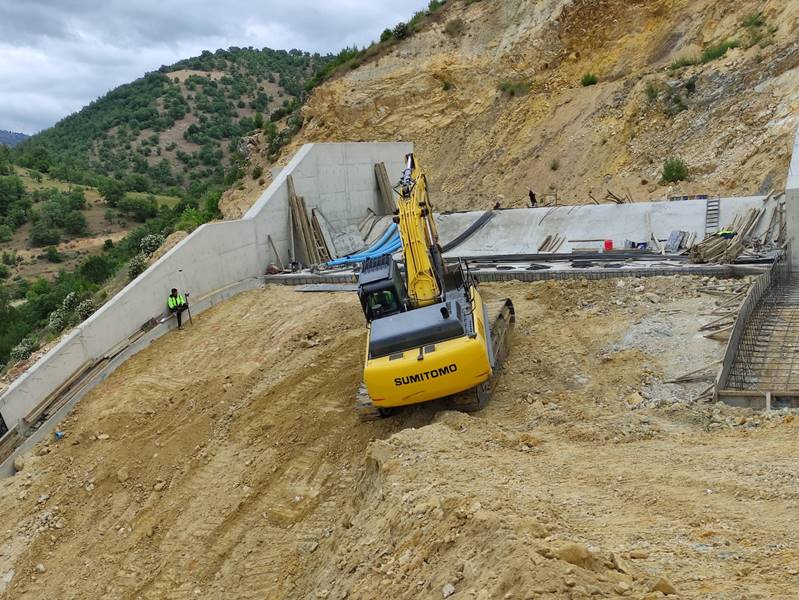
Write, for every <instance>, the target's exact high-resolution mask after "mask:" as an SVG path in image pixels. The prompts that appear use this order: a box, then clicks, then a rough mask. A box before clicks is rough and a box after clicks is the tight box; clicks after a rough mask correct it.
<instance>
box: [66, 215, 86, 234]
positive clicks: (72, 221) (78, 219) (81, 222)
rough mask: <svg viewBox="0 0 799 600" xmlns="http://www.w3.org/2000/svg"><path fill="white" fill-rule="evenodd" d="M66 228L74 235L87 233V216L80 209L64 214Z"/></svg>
mask: <svg viewBox="0 0 799 600" xmlns="http://www.w3.org/2000/svg"><path fill="white" fill-rule="evenodd" d="M64 229H65V230H66V232H67V233H71V234H73V235H84V234H85V233H86V217H85V216H84V215H83V213H82V212H80V211H78V210H72V211H70V212H68V213H67V214H66V215H64Z"/></svg>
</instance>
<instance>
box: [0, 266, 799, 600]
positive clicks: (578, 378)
mask: <svg viewBox="0 0 799 600" xmlns="http://www.w3.org/2000/svg"><path fill="white" fill-rule="evenodd" d="M711 284H713V282H710V283H708V282H704V283H702V282H700V281H699V280H697V279H692V278H682V279H678V278H663V279H660V278H657V279H646V280H625V281H624V282H617V281H613V280H608V281H604V282H591V283H590V285H589V284H588V283H587V282H566V283H554V282H548V283H540V284H520V283H519V284H497V285H491V286H486V288H487V290H488V293H489V295H494V296H501V295H510V296H511V297H512V298H513V300H514V303H515V304H516V307H517V314H518V325H517V336H516V344H515V347H514V350H513V353H512V355H511V358H510V360H509V363H508V369H507V372H506V373H505V374H504V376H503V379H502V380H501V382H500V384H499V386H498V389H497V393H496V395H495V398H494V400H493V401H492V403H491V404H490V405H489V407H488V408H487V409H486V410H484V411H482V412H481V413H478V414H476V415H473V416H472V415H464V414H460V413H455V412H451V411H448V410H446V406H445V405H442V404H433V405H428V406H424V407H421V408H417V409H415V410H408V411H405V412H403V413H402V414H400V415H398V416H396V417H393V418H391V419H387V420H385V421H382V422H379V423H376V424H365V425H364V424H359V423H358V422H357V421H356V419H355V417H354V415H353V413H352V408H351V407H352V398H353V393H354V391H355V390H356V388H357V385H358V383H359V378H360V371H361V367H362V346H363V341H364V329H363V321H362V316H361V314H360V311H359V308H358V305H357V301H356V299H355V298H354V297H352V296H350V295H346V294H300V293H297V292H294V291H292V290H291V289H287V288H276V287H268V288H265V289H261V290H255V291H253V292H248V293H245V294H241V295H239V296H237V297H236V298H234V299H232V300H230V301H228V302H225V303H223V304H221V305H218V306H216V307H214V308H212V309H210V310H209V311H207V312H206V313H204V314H203V315H201V316H199V317H196V318H195V323H194V326H193V327H191V326H190V327H189V328H187V330H186V331H185V332H174V333H171V334H169V335H167V336H165V337H164V338H162V339H160V340H159V341H157V342H156V343H154V344H153V345H152V346H151V347H150V348H148V349H147V350H145V351H143V352H141V353H140V354H138V355H137V356H136V357H135V358H133V359H132V360H130V361H128V363H126V364H125V365H124V366H123V367H122V368H120V369H119V370H118V371H117V372H116V373H114V374H113V376H112V377H110V378H109V379H108V381H106V382H105V383H104V384H103V385H101V386H100V387H98V388H97V389H96V390H94V391H93V392H92V393H91V394H90V395H89V396H88V397H87V398H86V399H84V400H83V401H82V402H81V404H80V405H79V407H78V408H77V410H76V411H75V413H74V414H73V415H72V416H71V417H70V418H68V419H67V420H66V422H65V423H63V425H62V427H61V428H62V429H63V430H64V431H65V432H66V437H65V438H64V439H63V440H62V441H61V442H58V443H56V442H51V443H49V444H41V445H39V446H38V447H37V448H36V450H35V452H34V453H33V454H32V455H31V456H28V457H27V458H26V464H25V465H24V468H23V470H22V471H21V472H20V473H18V474H17V475H16V476H15V477H14V478H11V479H8V480H5V481H3V482H2V483H0V514H2V515H3V525H4V527H2V533H0V589H3V588H4V592H3V593H0V597H6V598H15V599H16V598H48V599H50V598H54V597H56V598H64V599H70V598H74V599H78V598H80V599H84V598H85V599H95V598H120V599H122V598H125V599H133V598H153V599H155V598H158V599H160V598H214V599H217V598H218V599H222V598H226V599H227V598H258V599H265V598H266V599H283V598H330V599H343V598H350V599H355V598H357V599H361V598H363V599H373V598H397V599H399V598H403V599H404V598H409V599H410V598H442V597H451V598H454V599H456V600H459V599H471V598H477V599H493V598H503V599H504V598H508V599H524V598H575V599H576V598H602V597H626V598H660V597H664V592H668V593H669V596H668V597H669V598H714V599H733V598H736V599H738V598H740V599H744V598H746V599H747V600H748V599H751V598H791V597H797V593H796V592H795V589H796V585H797V583H798V582H799V555H798V554H797V553H798V552H799V544H797V532H796V528H795V514H796V512H795V511H796V508H797V497H798V494H799V486H797V480H798V479H797V471H798V470H799V466H797V465H799V461H797V458H799V449H798V448H797V445H796V443H795V439H796V435H797V423H799V419H794V415H792V414H777V415H775V416H774V417H772V418H770V419H769V418H765V417H762V416H758V415H752V414H751V413H748V412H745V411H733V410H731V409H723V410H721V409H719V408H716V407H713V406H707V405H694V404H690V403H687V402H685V401H686V400H688V399H690V398H691V397H692V396H693V394H695V393H696V391H697V390H698V389H701V388H702V387H703V384H702V383H697V384H694V385H693V386H692V387H690V388H688V389H685V388H681V387H679V386H673V385H667V384H664V383H663V381H664V380H666V379H668V378H669V377H673V376H675V375H678V374H680V373H682V372H685V371H688V370H690V368H691V367H692V366H697V365H699V364H703V363H704V362H708V361H709V360H712V359H713V358H716V357H718V356H720V354H721V352H722V346H721V344H719V343H717V342H712V341H709V340H706V339H704V338H702V337H701V335H700V334H699V333H698V332H697V331H696V328H697V326H698V325H699V324H700V323H702V322H705V321H708V320H710V317H702V316H700V314H701V313H702V312H706V311H708V310H709V309H710V308H711V307H712V305H713V302H714V297H711V296H706V295H700V294H699V293H698V291H697V290H698V288H699V287H700V286H701V285H705V286H707V285H711ZM720 285H721V286H722V287H724V286H725V285H727V286H731V285H733V284H732V283H730V284H724V283H722V284H720ZM645 294H649V296H648V297H647V296H645ZM653 590H654V591H653ZM672 592H673V593H672Z"/></svg>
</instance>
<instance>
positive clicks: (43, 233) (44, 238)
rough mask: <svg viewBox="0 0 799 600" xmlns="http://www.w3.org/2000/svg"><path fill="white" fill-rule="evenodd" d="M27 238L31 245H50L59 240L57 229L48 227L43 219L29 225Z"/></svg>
mask: <svg viewBox="0 0 799 600" xmlns="http://www.w3.org/2000/svg"><path fill="white" fill-rule="evenodd" d="M28 238H29V240H30V243H31V245H32V246H51V245H53V244H57V243H58V242H60V241H61V236H60V235H59V233H58V230H57V229H55V228H52V227H49V226H48V225H47V223H45V222H44V221H39V222H38V223H34V224H33V225H31V229H30V233H29V234H28Z"/></svg>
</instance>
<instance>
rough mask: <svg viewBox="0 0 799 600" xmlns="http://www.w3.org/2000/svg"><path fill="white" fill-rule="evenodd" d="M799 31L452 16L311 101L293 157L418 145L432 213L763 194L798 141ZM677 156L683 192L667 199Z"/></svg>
mask: <svg viewBox="0 0 799 600" xmlns="http://www.w3.org/2000/svg"><path fill="white" fill-rule="evenodd" d="M758 13H760V14H758ZM798 25H799V7H797V5H796V3H795V2H784V1H781V0H780V1H777V0H771V1H765V2H760V1H758V2H755V1H745V2H734V3H730V2H727V1H721V0H701V1H698V2H696V1H688V0H636V1H633V2H630V1H627V0H602V1H600V2H594V1H590V2H589V1H585V0H543V1H540V2H533V1H529V0H510V1H503V2H475V3H472V4H469V5H465V4H464V3H462V2H452V3H448V4H447V5H446V6H445V7H444V8H443V9H441V10H440V11H439V12H437V13H436V20H435V22H434V23H433V24H432V25H429V26H426V27H424V28H423V30H422V31H419V32H417V33H415V34H414V35H413V36H412V37H410V38H409V39H407V40H404V41H402V42H400V43H398V44H396V45H394V46H392V47H391V49H390V50H389V51H387V52H386V53H385V54H384V55H382V56H380V57H379V58H373V59H368V60H366V61H364V63H363V64H362V65H361V66H359V67H358V68H357V69H354V70H352V71H350V72H347V73H346V74H344V75H342V76H340V77H338V78H336V79H334V80H332V81H330V82H328V83H326V84H324V85H322V86H320V87H318V88H316V89H315V90H314V93H313V95H312V96H311V98H310V100H309V102H308V105H307V107H306V108H305V109H304V116H305V126H304V128H303V130H302V131H301V132H300V134H299V135H298V136H297V140H296V143H297V144H301V143H305V142H311V141H343V140H352V141H367V140H368V141H371V140H407V141H413V142H414V143H415V144H416V151H417V154H418V155H419V157H420V159H421V160H422V162H423V164H425V165H426V168H427V169H428V170H429V172H430V174H431V181H432V182H433V185H434V189H435V190H438V191H441V192H443V194H440V195H439V196H437V197H436V198H435V205H436V207H437V208H440V209H466V208H476V209H479V208H486V207H488V206H490V205H492V204H493V203H494V201H495V200H496V199H497V198H498V196H499V195H502V196H503V197H504V199H501V200H502V201H503V205H504V206H519V205H522V204H523V203H524V201H525V200H526V194H527V190H528V187H532V188H533V189H535V190H536V191H537V193H538V194H539V198H540V197H543V196H544V195H546V194H552V195H554V194H555V193H556V192H557V195H558V199H559V201H560V202H565V203H587V202H589V201H590V200H589V194H592V195H593V196H594V197H596V198H597V199H599V200H601V199H602V198H604V196H605V194H606V191H607V189H611V190H613V191H615V192H616V193H617V194H619V195H624V194H625V193H627V192H629V194H630V195H631V196H632V197H634V198H635V199H644V198H664V197H665V196H667V195H669V194H689V193H706V194H711V195H715V194H721V195H725V194H733V195H744V194H747V193H756V192H758V191H761V192H765V191H767V190H768V189H770V188H772V187H779V186H781V185H783V179H784V175H785V172H786V168H787V164H788V158H789V150H790V145H791V141H792V139H793V133H794V131H795V127H796V125H797V119H796V116H795V115H796V114H797V109H799V86H798V85H797V82H798V81H799V68H798V67H799V42H797V38H796V35H795V31H796V29H797V26H798ZM724 43H730V44H731V45H733V46H736V45H737V46H738V47H735V48H731V49H729V50H728V51H727V52H726V54H723V55H722V56H721V57H720V58H715V56H716V53H715V52H714V51H716V50H718V48H719V45H721V44H724ZM706 52H707V54H705V56H704V57H703V53H706ZM680 59H691V60H693V61H698V63H699V64H696V65H691V66H686V67H682V68H678V69H674V70H671V69H670V68H669V67H670V66H671V65H672V64H673V63H675V62H676V61H678V60H680ZM703 59H704V60H706V61H707V62H702V60H703ZM589 73H590V74H594V75H595V76H596V77H597V78H598V84H597V85H593V86H587V87H583V86H582V85H581V80H582V77H583V76H584V75H585V74H589ZM294 149H296V146H294V147H292V148H291V149H290V150H289V152H288V153H287V154H286V155H287V156H290V155H291V152H293V150H294ZM672 156H678V157H681V158H683V159H684V160H685V161H686V163H687V165H688V167H689V168H690V172H691V181H689V182H684V183H680V184H677V185H674V186H664V185H658V182H659V180H660V178H661V168H662V166H663V163H664V161H665V160H666V159H667V158H669V157H672ZM439 188H440V190H439Z"/></svg>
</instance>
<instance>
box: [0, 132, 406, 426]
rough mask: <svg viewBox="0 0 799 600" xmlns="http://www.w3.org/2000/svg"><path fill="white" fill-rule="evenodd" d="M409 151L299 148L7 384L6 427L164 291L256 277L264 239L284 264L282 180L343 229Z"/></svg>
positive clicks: (368, 205)
mask: <svg viewBox="0 0 799 600" xmlns="http://www.w3.org/2000/svg"><path fill="white" fill-rule="evenodd" d="M412 150H413V146H412V144H407V143H386V144H382V143H364V144H360V143H343V144H309V145H306V146H303V148H302V149H301V150H300V151H299V152H298V153H297V154H296V155H295V156H294V158H293V159H292V160H291V162H290V163H289V165H288V166H287V167H286V168H284V169H282V170H281V172H280V173H279V174H278V176H277V178H276V179H275V181H273V182H272V185H270V186H269V188H268V189H267V190H266V191H265V192H264V193H263V194H262V195H261V197H260V198H259V199H258V201H257V202H256V203H255V205H254V206H253V207H252V208H251V209H250V210H249V211H248V212H247V214H246V215H245V216H244V218H243V219H241V220H238V221H224V222H217V223H209V224H206V225H203V226H202V227H200V228H199V229H197V230H196V231H194V232H193V233H192V234H191V235H190V236H188V237H187V238H186V239H184V240H183V241H182V242H181V243H180V244H178V245H177V246H175V247H174V248H173V249H172V250H170V251H169V252H168V253H167V254H165V255H164V256H163V257H161V259H159V260H158V261H157V262H156V263H155V264H153V265H152V266H151V267H150V268H149V269H147V270H146V271H145V272H144V273H142V274H141V275H140V276H139V277H137V278H136V279H135V280H134V281H132V282H131V283H130V284H129V285H128V286H127V287H126V288H125V289H123V290H122V291H121V292H119V293H118V294H117V295H116V296H115V297H114V298H113V299H112V300H110V301H109V302H108V303H107V304H105V305H104V306H103V307H102V308H101V309H100V310H98V311H97V312H96V313H95V314H94V315H92V316H91V317H90V318H89V319H87V320H86V321H85V322H84V323H82V324H81V325H80V326H79V327H77V328H75V329H74V330H72V331H71V332H70V333H69V334H67V335H66V336H65V337H64V338H63V339H62V340H61V341H60V342H59V343H58V345H56V346H55V347H54V348H53V349H51V350H50V351H49V352H48V353H47V354H46V355H45V356H43V357H42V358H41V359H40V360H39V361H37V362H36V364H34V365H33V366H32V367H31V368H29V369H28V370H27V371H26V372H25V373H24V374H23V375H22V376H21V377H19V378H18V379H17V380H16V381H14V382H13V383H12V384H11V386H10V387H9V388H8V389H7V390H6V391H5V393H4V394H3V395H2V396H0V415H2V417H3V419H4V421H5V422H6V424H7V426H8V427H9V429H11V428H13V427H14V426H15V425H17V424H18V423H19V421H20V419H22V418H23V417H24V416H25V415H27V414H28V413H30V411H31V410H32V409H33V408H34V407H35V406H36V405H37V404H38V403H39V402H41V401H42V400H43V399H44V398H45V397H46V396H48V395H49V394H50V393H52V392H53V391H54V390H55V389H57V388H58V387H59V386H60V385H61V383H63V382H64V381H65V380H66V379H68V378H69V377H70V376H71V375H72V374H73V373H75V372H76V371H77V370H78V369H80V367H81V366H82V365H83V364H85V363H86V362H87V361H89V360H94V359H98V358H101V357H103V356H104V355H105V354H106V353H107V352H108V351H109V350H110V349H111V348H112V347H114V346H115V345H117V344H119V343H120V342H122V341H124V340H125V339H127V338H128V337H129V336H130V335H132V334H133V333H135V332H136V331H137V330H138V329H139V328H140V327H141V326H142V325H143V324H144V323H145V322H146V321H148V320H149V319H150V318H151V317H154V316H157V315H160V314H163V313H164V312H165V302H166V296H167V295H168V294H169V290H170V288H172V287H178V288H180V289H182V290H188V291H190V292H191V293H192V295H193V296H194V297H195V298H199V297H201V296H204V295H208V294H210V293H212V292H214V290H219V289H220V288H225V287H227V286H231V285H233V284H236V283H237V282H242V281H245V280H248V279H252V278H257V277H260V276H262V275H263V274H264V273H265V270H266V266H267V264H268V263H269V262H273V261H274V260H275V256H274V253H273V251H272V250H271V248H270V246H269V244H268V242H267V236H271V237H272V240H273V241H274V243H275V245H276V247H277V248H278V252H280V254H281V258H282V260H283V261H287V260H288V248H289V238H290V236H289V220H288V203H287V198H288V195H287V189H286V177H287V176H288V175H292V176H293V178H294V181H295V186H296V188H297V193H298V194H300V195H302V196H304V197H305V199H306V203H307V205H308V208H309V209H310V208H312V207H317V206H322V207H323V209H322V210H323V214H324V215H325V217H327V219H328V220H329V221H330V222H331V223H332V224H333V225H335V226H340V225H348V224H352V223H356V222H358V221H359V220H360V219H362V218H363V217H365V216H366V214H367V209H372V210H374V211H375V212H377V211H378V207H379V203H378V198H379V197H378V189H377V184H376V180H375V175H374V164H375V163H377V162H385V163H386V167H387V168H388V171H389V174H390V176H391V177H392V178H397V179H398V178H399V175H400V172H401V170H402V164H403V158H404V156H405V154H407V153H408V152H411V151H412ZM201 308H202V307H201V306H199V305H198V306H197V309H198V311H199V309H201ZM159 331H160V332H161V333H163V331H166V329H165V328H159ZM159 335H160V333H159ZM156 337H157V336H156ZM148 339H150V341H152V339H154V338H152V336H148Z"/></svg>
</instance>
